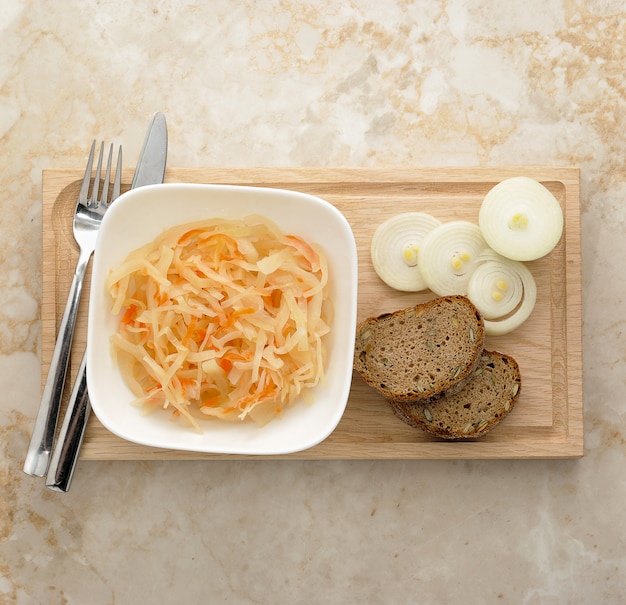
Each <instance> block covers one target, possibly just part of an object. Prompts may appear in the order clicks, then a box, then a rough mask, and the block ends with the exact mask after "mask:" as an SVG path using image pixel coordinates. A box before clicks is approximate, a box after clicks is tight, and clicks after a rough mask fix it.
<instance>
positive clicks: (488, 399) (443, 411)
mask: <svg viewBox="0 0 626 605" xmlns="http://www.w3.org/2000/svg"><path fill="white" fill-rule="evenodd" d="M521 391H522V377H521V373H520V369H519V366H518V364H517V362H516V361H515V359H513V358H512V357H510V356H509V355H506V354H504V353H500V352H497V351H483V352H482V354H481V356H480V364H479V366H478V368H477V369H476V370H475V372H474V374H473V376H472V378H471V380H470V381H469V382H468V384H467V385H466V386H465V388H464V389H463V390H462V391H460V392H458V393H454V394H450V395H444V396H440V397H434V398H432V399H431V400H424V401H420V402H416V403H407V402H398V401H389V405H390V406H391V409H392V410H393V412H394V414H395V415H396V416H397V417H398V418H400V419H401V420H402V421H404V422H405V423H406V424H408V425H410V426H413V427H415V428H419V429H422V430H424V431H426V432H428V433H430V434H432V435H435V436H436V437H440V438H442V439H455V440H460V439H475V438H478V437H483V436H484V435H486V434H487V433H488V432H489V431H491V430H492V429H493V428H494V427H495V426H496V425H498V424H499V423H500V422H501V421H502V420H503V419H504V418H505V417H506V416H507V415H508V414H509V413H510V412H511V410H512V409H513V407H514V406H515V403H516V402H517V400H518V398H519V396H520V393H521Z"/></svg>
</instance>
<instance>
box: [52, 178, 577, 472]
mask: <svg viewBox="0 0 626 605" xmlns="http://www.w3.org/2000/svg"><path fill="white" fill-rule="evenodd" d="M518 175H525V176H529V177H532V178H535V179H536V180H538V181H540V182H542V183H543V184H544V185H545V186H546V187H548V189H550V191H552V193H553V194H554V195H555V196H556V198H557V199H558V200H559V202H560V204H561V206H562V208H563V210H564V213H565V230H564V235H563V238H562V240H561V242H560V243H559V244H558V246H557V247H556V248H555V250H554V251H553V252H552V253H550V254H549V255H548V256H547V257H544V258H543V259H540V260H538V261H534V262H532V263H529V264H528V265H529V267H530V269H531V271H532V273H533V275H534V276H535V280H536V282H537V287H538V301H537V306H536V308H535V310H534V312H533V314H532V316H531V318H530V319H529V320H528V321H527V322H526V324H525V325H524V326H523V327H522V328H520V329H518V330H517V331H515V332H514V333H512V334H509V335H507V336H500V337H489V338H488V339H487V343H486V348H489V349H497V350H500V351H502V352H505V353H508V354H509V355H512V356H513V357H515V358H516V359H517V361H518V363H519V365H520V368H521V372H522V379H523V390H522V394H521V396H520V398H519V400H518V403H517V405H516V407H515V408H514V409H513V411H512V412H511V414H510V415H509V416H508V417H507V418H506V419H505V421H503V422H502V424H501V425H500V426H498V427H496V428H495V429H494V430H493V431H492V432H490V433H489V434H488V435H486V436H484V437H483V438H482V439H480V440H477V441H470V442H463V443H456V442H444V441H437V440H435V439H433V438H431V437H430V436H428V435H426V434H425V433H422V432H421V431H419V430H416V429H412V428H411V427H409V426H407V425H405V424H404V423H403V422H401V421H400V420H398V419H397V418H396V417H395V416H394V415H393V414H392V412H391V411H390V409H389V407H388V406H387V404H386V402H385V401H384V399H382V397H380V396H379V395H378V394H377V393H375V392H374V391H372V390H371V389H370V388H369V387H367V386H365V385H364V384H363V383H362V381H361V380H360V378H359V377H358V376H356V375H355V376H353V379H352V389H351V392H350V398H349V401H348V405H347V408H346V411H345V414H344V416H343V418H342V420H341V422H340V423H339V425H338V427H337V428H336V430H335V431H334V432H333V433H332V434H331V435H330V436H329V437H328V438H327V439H326V440H325V441H324V442H322V443H321V444H319V445H317V446H315V447H313V448H311V449H309V450H305V451H302V452H298V453H295V454H289V455H287V456H280V458H299V459H348V458H370V459H394V458H396V459H397V458H451V459H454V458H575V457H580V456H582V455H583V395H582V301H581V299H582V295H581V245H580V197H579V196H580V193H579V191H580V189H579V181H580V175H579V170H578V169H577V168H571V167H565V168H555V167H524V168H482V167H481V168H432V169H421V168H420V169H382V168H381V169H370V168H359V169H334V168H170V169H168V170H167V174H166V182H189V183H225V184H241V185H256V186H269V187H278V188H283V189H293V190H297V191H301V192H305V193H310V194H313V195H317V196H319V197H322V198H324V199H326V200H328V201H329V202H331V203H332V204H334V205H335V206H336V207H337V208H338V209H339V210H340V211H341V212H343V213H344V215H345V216H346V218H347V219H348V221H349V222H350V224H351V226H352V229H353V231H354V235H355V238H356V241H357V247H358V254H359V293H358V296H359V299H358V320H359V321H360V320H362V319H365V318H366V317H368V316H371V315H378V314H379V313H382V312H386V311H393V310H396V309H399V308H402V307H405V306H409V305H413V304H415V303H417V302H422V301H424V300H427V299H428V298H430V297H432V296H433V295H432V294H429V293H420V294H407V293H400V292H395V291H393V290H391V289H390V288H388V287H387V286H386V285H385V284H384V283H383V282H382V281H381V280H380V279H379V278H378V277H377V275H376V273H375V272H374V270H373V268H372V266H371V262H370V252H369V245H370V240H371V237H372V235H373V233H374V230H375V229H376V227H377V226H378V225H379V224H380V223H381V222H382V221H384V220H385V219H387V218H388V217H390V216H392V215H394V214H398V213H401V212H408V211H416V210H419V211H424V212H429V213H431V214H433V215H434V216H436V217H437V218H439V219H441V220H443V221H445V220H452V219H465V220H470V221H475V222H476V221H477V219H478V210H479V207H480V203H481V201H482V199H483V197H484V195H485V194H486V193H487V191H488V190H489V189H490V188H491V187H493V186H494V185H495V184H496V183H497V182H499V181H501V180H503V179H505V178H508V177H512V176H518ZM123 176H124V178H123V181H124V183H126V185H125V189H128V188H129V183H130V182H131V180H132V172H131V171H125V172H124V175H123ZM81 178H82V172H81V171H69V170H46V171H44V173H43V293H42V296H43V302H42V381H43V380H45V376H46V375H47V372H48V368H49V364H50V359H51V357H52V351H53V349H54V343H55V338H56V333H57V330H58V326H59V323H60V319H61V316H62V313H63V310H64V307H65V302H66V299H67V293H68V290H69V285H70V282H71V279H72V275H73V272H74V267H75V263H76V258H77V253H78V251H77V247H76V244H75V242H74V239H73V236H72V217H73V212H74V207H75V204H76V199H77V194H78V189H79V186H80V180H81ZM320 243H322V244H323V242H320ZM90 275H91V274H90V273H88V275H87V281H86V283H85V286H84V291H83V298H82V302H81V306H80V311H79V316H78V323H77V327H76V334H75V338H74V345H73V349H72V357H71V368H70V371H69V378H68V380H69V382H68V384H67V386H66V389H65V391H66V395H65V401H64V405H65V404H66V402H67V396H68V393H69V391H70V389H71V384H70V383H73V381H74V377H75V376H76V372H77V370H78V365H79V363H80V360H81V357H82V353H83V350H84V347H85V342H86V332H87V310H88V296H89V283H90ZM59 424H60V423H59ZM81 456H82V458H83V459H91V460H96V459H100V460H104V459H107V460H112V459H194V458H195V459H197V458H206V459H211V458H213V459H218V458H222V459H223V458H235V457H236V456H230V455H214V454H199V453H195V452H179V451H169V450H162V449H155V448H150V447H146V446H142V445H136V444H133V443H129V442H127V441H124V440H122V439H120V438H118V437H116V436H114V435H112V434H111V433H109V432H108V431H107V430H106V429H105V428H104V427H103V426H102V425H101V424H100V423H99V421H98V419H97V418H95V416H94V415H93V414H92V416H91V419H90V422H89V425H88V427H87V432H86V435H85V440H84V443H83V448H82V453H81Z"/></svg>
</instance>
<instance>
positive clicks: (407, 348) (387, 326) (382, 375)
mask: <svg viewBox="0 0 626 605" xmlns="http://www.w3.org/2000/svg"><path fill="white" fill-rule="evenodd" d="M484 339H485V329H484V325H483V320H482V317H481V316H480V313H479V312H478V310H477V309H476V307H475V306H474V305H473V304H472V303H471V302H470V301H469V299H468V298H466V297H465V296H457V295H454V296H442V297H439V298H435V299H433V300H430V301H429V302H426V303H423V304H419V305H416V306H414V307H409V308H407V309H401V310H399V311H395V312H394V313H385V314H383V315H379V316H378V317H370V318H369V319H366V320H365V321H363V322H362V323H360V324H359V325H358V326H357V331H356V341H355V351H354V368H355V369H356V370H357V371H358V373H359V374H360V375H361V378H362V379H363V380H364V382H365V383H367V384H368V385H370V386H371V387H373V388H375V389H376V390H377V391H379V392H380V393H381V394H382V395H383V396H384V397H385V398H387V399H390V400H394V401H403V402H417V401H423V400H426V399H431V398H432V397H434V396H435V395H439V394H442V393H446V392H454V391H455V390H460V389H461V388H462V387H463V386H464V385H465V383H466V382H467V381H468V380H469V378H470V376H471V374H472V372H473V370H474V369H475V368H476V366H477V365H478V362H479V360H480V354H481V352H482V350H483V343H484Z"/></svg>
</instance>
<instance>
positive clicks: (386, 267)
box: [371, 212, 441, 292]
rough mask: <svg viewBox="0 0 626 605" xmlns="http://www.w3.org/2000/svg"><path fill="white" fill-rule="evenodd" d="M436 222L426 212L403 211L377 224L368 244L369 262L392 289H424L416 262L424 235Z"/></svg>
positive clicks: (414, 290) (417, 290)
mask: <svg viewBox="0 0 626 605" xmlns="http://www.w3.org/2000/svg"><path fill="white" fill-rule="evenodd" d="M440 224H441V222H440V221H439V220H437V219H436V218H435V217H434V216H431V215H430V214H426V213H424V212H405V213H403V214H398V215H396V216H393V217H391V218H390V219H388V220H386V221H385V222H384V223H382V224H381V225H379V226H378V228H377V229H376V231H375V232H374V236H373V237H372V243H371V256H372V264H373V265H374V270H375V271H376V273H377V274H378V276H379V277H380V278H381V279H382V280H383V281H384V282H385V283H386V284H387V285H388V286H390V287H391V288H395V289H396V290H401V291H403V292H419V291H420V290H425V289H426V288H427V286H426V283H425V282H424V279H423V278H422V274H421V272H420V270H419V267H418V265H417V257H418V254H419V248H420V244H421V242H422V240H423V239H424V236H425V235H426V234H427V233H429V232H430V231H432V230H433V229H434V228H435V227H437V226H438V225H440Z"/></svg>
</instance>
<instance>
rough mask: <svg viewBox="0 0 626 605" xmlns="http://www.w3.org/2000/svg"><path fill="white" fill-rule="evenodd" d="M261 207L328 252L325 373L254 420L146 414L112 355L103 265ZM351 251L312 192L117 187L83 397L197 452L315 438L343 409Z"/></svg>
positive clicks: (288, 446)
mask: <svg viewBox="0 0 626 605" xmlns="http://www.w3.org/2000/svg"><path fill="white" fill-rule="evenodd" d="M254 214H258V215H262V216H265V217H267V218H268V219H270V220H271V221H273V222H274V223H275V224H276V225H277V226H278V227H279V228H280V229H281V230H282V231H283V232H285V233H290V234H294V235H297V236H300V237H302V238H303V239H305V240H306V241H308V242H311V243H317V244H319V245H320V246H321V247H322V248H323V250H324V252H325V254H326V257H327V259H328V279H329V297H330V299H331V302H332V305H333V308H334V315H333V321H332V324H331V331H330V333H329V334H327V335H326V336H325V345H326V352H327V357H326V364H325V380H324V381H323V383H319V384H318V385H317V386H315V387H313V388H312V389H310V394H311V395H312V403H311V404H309V403H305V402H304V401H300V400H297V401H296V402H295V403H294V404H293V405H292V406H290V407H288V408H287V409H286V410H285V411H284V412H283V413H282V414H281V415H279V416H278V417H276V418H274V419H273V420H272V421H271V422H269V423H268V424H266V425H265V426H263V427H259V426H257V425H255V424H254V423H253V422H241V423H231V422H227V421H220V420H207V421H206V422H202V429H203V432H202V433H200V432H197V431H195V430H194V429H193V428H190V427H189V426H188V424H187V423H185V422H180V421H179V422H172V421H171V415H170V413H169V412H164V413H161V412H160V411H158V410H157V411H156V412H154V413H152V414H148V415H146V414H145V413H144V412H142V410H141V409H140V408H138V407H136V406H134V405H132V402H133V401H134V400H135V396H134V395H133V393H132V391H131V390H130V389H129V388H128V386H127V385H126V383H125V381H124V379H123V377H122V374H121V372H120V370H119V369H118V367H117V366H116V363H115V361H114V359H113V356H112V354H111V344H110V339H111V336H112V335H113V334H114V333H115V332H116V330H117V326H118V321H119V317H118V316H114V315H113V314H112V313H111V299H110V296H109V294H108V293H107V291H106V289H105V281H106V278H107V275H108V274H109V272H110V271H111V270H112V269H113V268H115V267H117V266H119V265H120V264H121V263H122V262H123V261H124V260H125V259H126V257H127V256H128V254H129V253H130V252H132V251H133V250H135V249H137V248H139V247H140V246H143V245H144V244H148V243H150V242H152V241H153V240H154V239H155V238H156V237H157V236H158V235H160V234H161V233H162V232H164V231H165V230H167V229H169V228H170V227H173V226H176V225H182V224H184V223H189V222H192V221H198V220H204V219H209V218H223V219H237V218H244V217H246V216H249V215H254ZM356 303H357V250H356V243H355V240H354V235H353V233H352V230H351V228H350V225H349V223H348V221H347V220H346V218H345V217H344V216H343V214H341V212H340V211H339V210H337V208H335V207H334V206H333V205H332V204H330V203H329V202H327V201H325V200H322V199H320V198H318V197H315V196H312V195H308V194H304V193H299V192H295V191H288V190H283V189H272V188H264V187H248V186H234V185H201V184H182V183H181V184H177V183H168V184H162V185H149V186H145V187H140V188H137V189H131V190H130V191H128V192H126V193H124V194H122V195H121V196H120V197H119V198H118V199H117V200H116V201H115V203H114V204H113V205H112V206H111V208H110V209H109V210H108V211H107V213H106V214H105V215H104V219H103V221H102V225H101V227H100V232H99V234H98V241H97V244H96V250H95V254H94V262H93V270H92V280H91V292H90V303H89V320H88V335H87V343H88V345H87V385H88V389H89V396H90V399H91V405H92V408H93V411H94V412H95V414H96V416H97V417H98V419H99V420H100V422H101V423H102V424H103V425H104V426H105V427H106V428H107V429H108V430H109V431H111V432H112V433H114V434H116V435H118V436H119V437H122V438H123V439H126V440H128V441H132V442H135V443H140V444H143V445H148V446H153V447H158V448H166V449H175V450H188V451H197V452H210V453H224V454H242V455H280V454H287V453H291V452H296V451H301V450H304V449H308V448H310V447H313V446H314V445H317V444H318V443H320V442H321V441H323V440H324V439H326V437H328V435H330V433H332V431H333V430H334V429H335V427H336V426H337V424H338V423H339V421H340V420H341V417H342V415H343V413H344V410H345V407H346V404H347V401H348V395H349V392H350V384H351V379H352V360H353V354H354V337H355V330H356Z"/></svg>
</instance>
